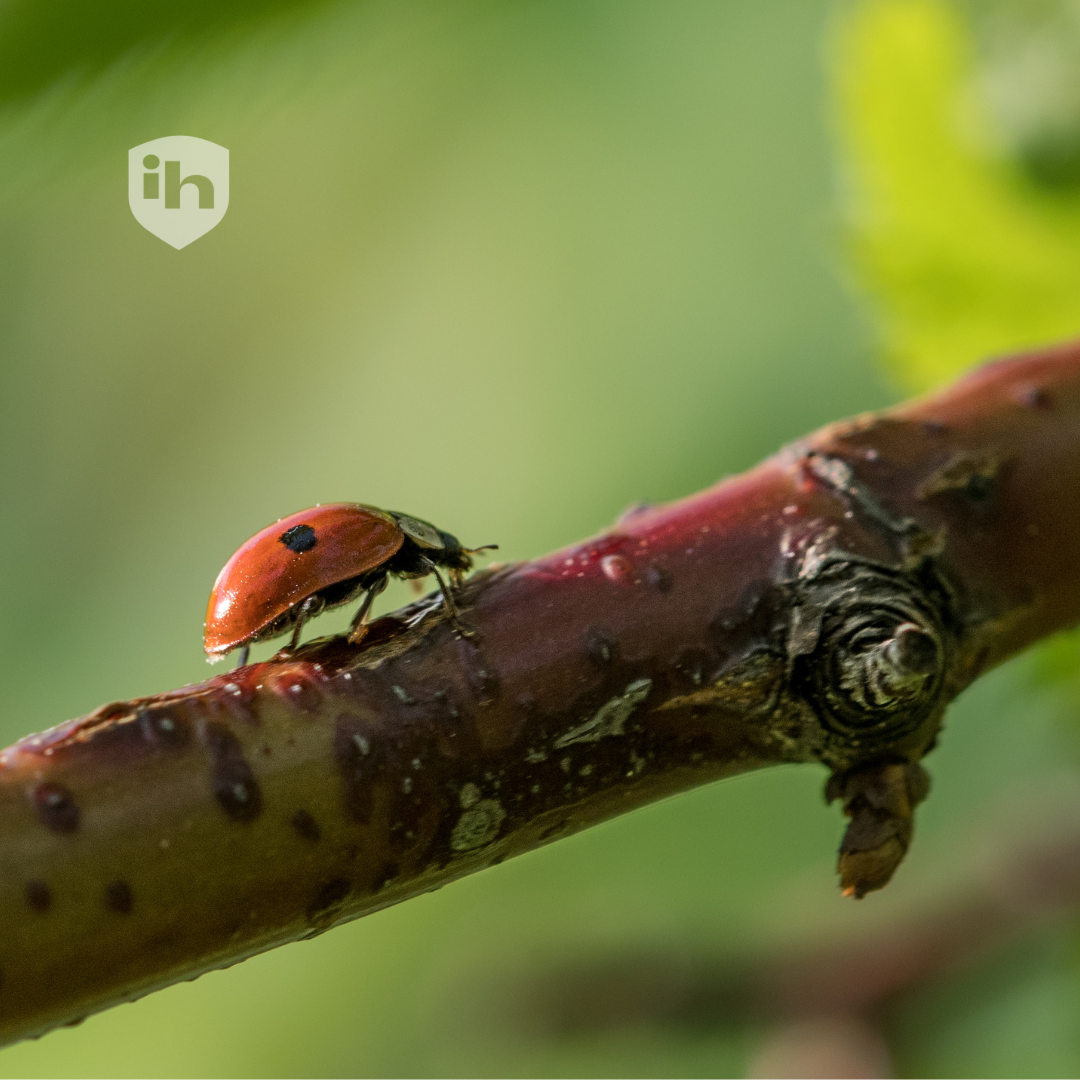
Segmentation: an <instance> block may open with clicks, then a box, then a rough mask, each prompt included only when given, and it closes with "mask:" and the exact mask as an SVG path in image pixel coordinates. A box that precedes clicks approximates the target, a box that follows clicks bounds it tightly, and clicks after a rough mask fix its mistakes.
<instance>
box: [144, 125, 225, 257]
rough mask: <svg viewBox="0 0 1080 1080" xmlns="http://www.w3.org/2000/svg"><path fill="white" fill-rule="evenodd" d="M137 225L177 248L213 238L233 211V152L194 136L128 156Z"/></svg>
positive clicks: (168, 140) (174, 138)
mask: <svg viewBox="0 0 1080 1080" xmlns="http://www.w3.org/2000/svg"><path fill="white" fill-rule="evenodd" d="M128 205H129V206H130V207H131V212H132V213H133V214H134V215H135V220H136V221H137V222H138V223H139V224H140V225H141V226H142V227H143V228H144V229H146V230H148V231H149V232H152V233H153V234H154V235H155V236H156V237H158V238H159V239H161V240H164V241H165V243H166V244H172V246H173V247H174V248H177V249H179V248H183V247H187V245H188V244H190V243H191V242H192V241H193V240H198V239H199V237H200V236H202V235H203V234H204V233H208V232H209V231H210V230H211V229H212V228H213V227H214V226H215V225H216V224H217V223H218V222H219V221H220V220H221V219H222V218H223V217H224V216H225V211H226V210H228V209H229V151H228V150H226V149H225V147H224V146H218V144H217V143H212V142H208V141H207V140H206V139H196V138H195V137H194V136H192V135H167V136H165V138H163V139H152V140H151V141H150V142H144V143H140V144H139V145H138V146H133V147H132V148H131V149H130V150H129V151H128Z"/></svg>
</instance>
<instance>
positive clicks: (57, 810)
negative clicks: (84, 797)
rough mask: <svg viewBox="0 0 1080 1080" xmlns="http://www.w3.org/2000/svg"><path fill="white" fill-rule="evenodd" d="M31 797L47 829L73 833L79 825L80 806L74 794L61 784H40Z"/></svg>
mask: <svg viewBox="0 0 1080 1080" xmlns="http://www.w3.org/2000/svg"><path fill="white" fill-rule="evenodd" d="M31 799H32V801H33V803H34V807H35V809H36V810H37V812H38V817H39V818H40V819H41V824H42V825H44V826H45V827H46V828H47V829H52V831H53V832H58V833H73V832H74V831H75V830H76V829H77V828H78V827H79V818H80V817H81V816H82V815H81V814H80V813H79V807H78V806H77V805H76V803H75V799H74V796H72V794H71V792H70V791H68V789H67V788H66V787H63V786H62V785H60V784H38V785H37V787H35V788H34V790H33V792H32V794H31Z"/></svg>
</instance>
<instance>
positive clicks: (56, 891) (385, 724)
mask: <svg viewBox="0 0 1080 1080" xmlns="http://www.w3.org/2000/svg"><path fill="white" fill-rule="evenodd" d="M1078 484H1080V346H1075V345H1074V346H1068V347H1065V348H1061V349H1057V350H1051V351H1048V352H1044V353H1041V354H1038V355H1034V356H1030V357H1026V358H1020V359H1018V360H1014V361H1010V362H1007V363H1001V364H997V365H993V366H989V367H987V368H984V369H982V371H980V372H978V373H976V374H975V375H973V376H971V377H969V378H968V379H966V380H964V381H963V382H961V383H960V384H958V385H957V386H956V387H954V388H953V389H951V390H949V391H947V392H945V393H943V394H941V395H939V396H937V397H933V398H929V399H927V400H924V401H920V402H916V403H914V404H912V405H909V406H905V407H903V408H900V409H897V410H894V411H892V412H889V413H885V414H882V415H880V416H866V417H862V418H859V419H857V420H855V421H853V422H848V423H844V424H838V425H834V426H831V427H829V428H826V429H824V430H823V431H822V432H819V433H818V434H816V435H814V436H812V437H810V438H808V439H806V440H804V441H803V442H800V443H798V444H796V445H795V446H792V447H789V448H788V449H787V450H785V451H783V452H782V453H781V454H779V455H778V456H776V457H774V458H771V459H770V460H768V461H766V462H765V463H763V464H762V465H760V466H758V467H757V468H756V469H754V470H752V471H751V472H749V473H747V474H745V475H743V476H741V477H736V478H734V479H731V480H728V481H725V482H723V483H721V484H719V485H717V486H716V487H713V488H711V489H709V490H707V491H705V492H703V493H701V494H699V495H696V496H693V497H691V498H688V499H685V500H682V501H680V502H677V503H674V504H671V505H668V506H663V507H656V508H649V509H644V510H640V511H638V512H635V513H633V514H632V515H629V516H626V517H625V518H624V519H623V520H621V521H620V522H619V523H618V524H617V525H616V526H615V527H614V528H613V529H612V530H611V531H610V532H608V533H605V534H603V535H601V536H599V537H596V538H594V539H592V540H588V541H585V542H584V543H582V544H579V545H577V546H575V547H572V548H568V549H566V550H564V551H561V552H557V553H555V554H554V555H549V556H546V557H544V558H542V559H538V560H535V561H532V562H528V563H521V564H516V565H512V566H504V567H502V568H498V569H493V570H491V571H488V572H485V573H482V574H478V575H476V576H475V577H474V578H473V579H472V580H471V581H470V582H469V583H468V584H467V586H466V588H465V590H464V593H463V594H462V597H461V601H462V607H463V610H464V616H465V618H466V619H467V621H468V622H469V623H470V624H471V625H472V626H473V627H475V629H476V631H477V634H476V636H475V637H473V638H462V637H459V636H458V635H457V634H456V633H455V631H454V628H453V627H452V626H451V625H450V624H449V622H448V621H447V620H446V618H445V615H444V614H443V613H442V612H441V610H432V611H429V612H427V613H426V614H423V608H422V607H418V606H416V605H414V606H413V607H412V608H406V609H404V610H403V611H401V612H398V613H396V614H395V615H393V616H388V617H386V618H384V619H381V620H379V621H378V622H376V623H374V624H373V626H372V629H371V633H370V635H369V637H368V639H366V640H365V642H364V643H363V645H361V646H360V647H355V646H349V645H347V644H346V643H345V642H344V641H343V639H341V638H331V639H323V640H320V641H317V642H313V643H311V644H310V645H307V646H305V647H304V648H302V649H301V650H300V651H299V652H298V653H296V654H294V655H293V656H291V657H285V656H281V657H278V658H275V659H274V660H273V661H271V662H269V663H265V664H255V665H252V666H250V667H248V668H244V669H242V670H240V671H235V672H231V673H229V674H226V675H221V676H218V677H217V678H215V679H211V680H210V681H209V682H207V683H204V684H202V685H200V686H195V687H188V688H185V689H183V690H180V691H175V692H173V693H170V694H164V695H160V696H157V697H153V698H145V699H141V700H138V701H134V702H128V703H118V704H113V705H107V706H104V707H103V708H101V709H99V710H97V711H96V712H95V713H92V714H91V715H90V716H88V717H85V718H83V719H80V720H75V721H71V722H70V723H68V724H63V725H61V726H60V727H58V728H54V729H52V730H51V731H49V732H46V733H45V734H44V735H40V736H35V737H32V738H29V739H24V740H23V741H21V742H19V743H17V744H16V745H15V746H13V747H10V748H9V749H8V750H6V751H4V752H3V754H2V755H0V920H2V922H0V925H3V926H4V932H3V936H2V938H0V973H2V980H3V981H2V983H0V1039H2V1040H3V1041H12V1040H15V1039H19V1038H25V1037H27V1036H31V1035H36V1034H40V1033H42V1032H44V1031H46V1030H48V1029H49V1028H51V1027H54V1026H56V1025H57V1024H62V1023H70V1022H73V1021H77V1020H78V1019H79V1018H81V1017H83V1016H85V1015H87V1014H89V1013H92V1012H95V1011H97V1010H99V1009H103V1008H107V1007H108V1006H109V1005H112V1004H114V1003H116V1002H119V1001H123V1000H128V999H131V998H134V997H138V996H139V995H141V994H145V993H147V992H149V991H150V990H153V989H156V988H159V987H162V986H166V985H168V984H170V983H173V982H175V981H177V980H179V979H185V978H191V977H193V976H195V975H197V974H199V973H200V972H203V971H207V970H210V969H212V968H216V967H221V966H225V965H227V964H232V963H235V962H236V961H238V960H241V959H243V958H244V957H246V956H250V955H252V954H253V953H256V952H260V951H262V950H264V949H268V948H271V947H273V946H275V945H278V944H282V943H284V942H286V941H291V940H295V939H296V938H300V937H305V936H311V935H313V934H317V933H321V932H322V931H324V930H326V929H328V928H329V927H330V926H332V925H334V924H336V923H338V922H342V921H344V920H347V919H352V918H356V917H357V916H360V915H363V914H366V913H367V912H370V911H374V910H376V909H378V908H381V907H385V906H387V905H389V904H393V903H396V902H398V901H400V900H403V899H406V898H407V897H409V896H414V895H416V894H418V893H420V892H424V891H427V890H430V889H435V888H439V887H440V886H441V885H443V884H445V883H447V882H448V881H452V880H454V879H455V878H458V877H461V876H462V875H464V874H468V873H471V872H473V871H475V870H479V869H482V868H484V867H486V866H489V865H492V864H493V863H496V862H500V861H502V860H503V859H505V858H507V857H509V856H512V855H516V854H519V853H521V852H524V851H528V850H530V849H532V848H535V847H537V846H539V845H541V844H544V843H547V842H549V841H551V840H554V839H556V838H558V837H562V836H566V835H569V834H570V833H573V832H576V831H577V830H579V829H582V828H585V827H587V826H588V825H591V824H593V823H595V822H598V821H601V820H604V819H606V818H610V817H613V816H615V815H617V814H620V813H623V812H625V811H627V810H630V809H632V808H634V807H637V806H640V805H642V804H644V803H648V802H651V801H653V800H655V799H659V798H663V797H664V796H666V795H669V794H672V793H674V792H677V791H681V790H685V789H687V788H690V787H693V786H696V785H698V784H704V783H709V782H711V781H713V780H716V779H718V778H720V777H724V776H731V775H733V774H735V773H739V772H744V771H747V770H749V769H754V768H760V767H763V766H767V765H771V764H774V763H777V762H784V761H819V762H821V763H823V764H824V765H826V766H827V767H828V768H829V769H830V770H831V771H832V773H833V780H832V781H830V788H829V791H830V794H831V795H834V796H836V797H839V798H841V799H842V800H843V801H844V804H845V809H846V811H847V812H848V813H849V815H850V816H851V818H852V821H851V825H850V827H849V831H848V835H847V837H846V839H845V842H844V845H843V853H842V856H841V872H842V877H843V884H844V887H845V889H846V890H847V891H849V892H851V893H853V894H854V895H861V894H862V893H863V892H865V891H867V890H868V889H872V888H878V887H880V886H881V885H883V884H884V883H885V882H886V881H887V880H888V878H889V876H890V875H891V873H892V871H893V870H894V869H895V867H896V865H897V863H898V862H899V861H900V859H901V858H902V857H903V854H904V852H905V851H906V848H907V844H908V841H909V838H910V832H911V811H912V808H913V806H914V804H915V803H916V802H917V801H918V800H919V798H921V797H922V795H923V794H925V780H924V775H923V774H922V772H921V769H920V767H919V765H918V761H919V759H920V758H921V757H922V755H923V754H924V753H925V752H926V751H927V749H928V748H929V747H931V746H932V744H933V741H934V738H935V735H936V732H937V730H938V728H939V726H940V722H941V717H942V714H943V712H944V709H945V706H946V704H947V703H948V701H949V700H951V699H952V698H953V697H954V696H955V695H956V694H957V693H958V692H959V691H960V690H961V689H963V688H964V687H965V686H966V685H968V684H969V683H970V682H971V681H972V679H974V678H975V677H976V676H977V675H978V674H979V673H981V672H982V671H984V670H986V669H987V668H989V667H992V666H993V665H995V664H997V663H999V662H1000V661H1002V660H1003V659H1005V658H1006V657H1007V656H1009V655H1011V654H1013V653H1015V652H1017V651H1018V650H1020V649H1022V648H1024V647H1025V646H1027V645H1028V644H1030V643H1031V642H1033V641H1035V640H1036V639H1038V638H1040V637H1042V636H1043V635H1045V634H1048V633H1050V632H1052V631H1054V630H1056V629H1058V628H1059V627H1062V626H1065V625H1068V624H1070V623H1072V622H1074V621H1075V620H1076V619H1077V618H1078V617H1080V587H1078V586H1080V557H1078V555H1080V506H1078V500H1077V499H1076V498H1075V492H1076V491H1077V490H1078ZM429 606H430V605H429ZM421 614H423V617H422V618H419V621H416V619H417V616H419V615H421Z"/></svg>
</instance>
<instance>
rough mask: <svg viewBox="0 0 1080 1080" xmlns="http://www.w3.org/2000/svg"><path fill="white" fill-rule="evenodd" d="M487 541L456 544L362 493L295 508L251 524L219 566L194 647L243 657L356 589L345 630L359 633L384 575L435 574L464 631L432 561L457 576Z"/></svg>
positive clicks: (295, 630) (295, 632)
mask: <svg viewBox="0 0 1080 1080" xmlns="http://www.w3.org/2000/svg"><path fill="white" fill-rule="evenodd" d="M495 546H496V545H494V544H488V545H486V546H485V547H482V548H463V547H462V546H461V544H460V543H459V541H458V539H457V537H455V536H451V535H450V533H447V532H443V531H442V530H441V529H437V528H435V526H434V525H432V524H430V523H429V522H427V521H421V520H420V519H419V518H414V517H410V516H409V515H408V514H399V513H397V512H396V511H393V510H380V509H378V507H375V506H364V505H363V504H362V503H327V504H326V505H320V506H313V507H312V508H311V509H310V510H301V511H300V512H299V513H297V514H290V515H289V516H288V517H284V518H281V519H280V520H279V521H276V522H275V523H274V524H273V525H268V526H267V527H266V528H265V529H263V530H262V531H261V532H257V533H256V534H255V535H254V536H253V537H252V538H251V539H250V540H249V541H248V542H247V543H246V544H243V545H242V546H241V547H240V548H239V549H238V550H237V551H236V553H235V554H234V555H233V557H232V558H231V559H229V561H228V562H227V563H226V564H225V566H224V567H223V568H222V571H221V573H220V574H218V576H217V581H215V582H214V588H213V591H212V592H211V593H210V603H209V604H208V605H207V609H206V622H205V623H204V624H203V647H204V648H205V650H206V654H207V656H208V657H209V658H210V661H211V663H213V662H214V661H215V660H219V659H220V658H221V657H223V656H224V655H225V654H226V653H228V652H231V651H232V650H233V649H243V652H242V653H241V657H240V665H243V664H245V663H247V654H248V647H249V646H250V645H252V644H253V643H254V642H256V641H265V640H266V639H267V638H274V637H278V635H280V634H286V633H288V632H289V631H292V641H291V642H290V643H289V649H290V650H292V649H295V648H296V647H297V645H298V644H299V643H300V631H301V630H302V629H303V626H304V623H305V622H307V620H308V619H310V618H312V617H313V616H315V615H318V614H320V613H321V612H323V611H328V610H329V609H330V608H335V607H340V606H341V605H342V604H347V603H349V601H350V600H353V599H355V598H356V597H358V596H359V595H360V594H361V593H363V594H364V599H363V602H362V603H361V604H360V609H359V611H357V613H356V616H355V618H354V619H353V621H352V625H351V630H350V633H349V641H350V642H353V643H355V642H359V641H360V640H362V638H363V637H364V634H365V633H366V632H367V625H366V623H367V616H368V612H369V611H370V610H371V603H372V601H373V600H374V599H375V597H376V596H378V595H379V593H381V592H382V591H383V589H385V588H386V583H387V581H388V580H389V578H390V576H391V575H393V576H394V577H399V578H423V577H427V576H428V575H429V574H434V575H435V577H436V578H437V579H438V582H439V588H440V589H441V590H442V595H443V602H444V603H445V604H446V607H447V610H448V611H449V612H450V617H451V619H453V621H454V624H455V625H456V626H457V628H458V629H459V631H462V632H463V633H464V632H466V631H464V628H463V627H462V626H461V623H460V621H459V620H458V609H457V605H456V604H455V603H454V596H453V592H452V591H451V589H450V587H449V586H448V585H447V583H446V581H445V580H444V579H443V576H442V574H440V573H439V567H442V568H443V569H445V570H447V571H449V574H450V580H451V582H452V583H453V585H454V586H455V587H457V586H460V585H461V582H462V580H463V578H464V576H465V574H466V573H467V572H468V571H469V570H471V569H472V558H471V556H473V555H475V554H477V552H480V551H486V550H488V549H492V548H494V547H495ZM240 665H238V666H240Z"/></svg>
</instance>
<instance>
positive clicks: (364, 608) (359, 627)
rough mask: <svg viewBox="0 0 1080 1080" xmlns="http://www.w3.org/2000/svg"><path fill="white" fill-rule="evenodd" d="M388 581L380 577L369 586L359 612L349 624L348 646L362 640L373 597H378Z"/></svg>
mask: <svg viewBox="0 0 1080 1080" xmlns="http://www.w3.org/2000/svg"><path fill="white" fill-rule="evenodd" d="M388 580H389V579H388V578H387V575H386V574H383V575H382V577H380V578H376V579H375V581H373V582H372V583H371V584H370V585H369V586H368V590H367V594H366V595H365V596H364V600H363V603H361V605H360V610H359V611H357V613H356V614H355V615H354V616H353V621H352V622H351V623H350V624H349V629H350V630H351V633H350V634H349V644H350V645H358V644H359V643H360V642H361V641H363V640H364V635H365V634H366V633H367V621H368V615H369V614H370V613H371V605H372V603H373V602H374V600H375V597H376V596H378V595H379V593H381V592H382V591H383V589H385V588H386V582H387V581H388Z"/></svg>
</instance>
